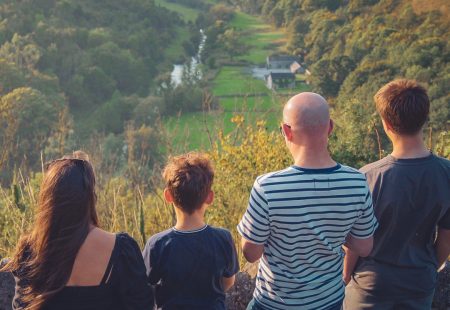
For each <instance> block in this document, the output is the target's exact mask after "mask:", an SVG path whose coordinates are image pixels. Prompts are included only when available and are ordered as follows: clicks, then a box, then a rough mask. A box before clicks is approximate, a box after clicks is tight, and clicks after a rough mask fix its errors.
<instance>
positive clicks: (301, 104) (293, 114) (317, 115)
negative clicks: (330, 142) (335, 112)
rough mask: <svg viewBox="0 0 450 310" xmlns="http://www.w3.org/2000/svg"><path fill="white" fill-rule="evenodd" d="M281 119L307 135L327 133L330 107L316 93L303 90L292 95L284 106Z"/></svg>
mask: <svg viewBox="0 0 450 310" xmlns="http://www.w3.org/2000/svg"><path fill="white" fill-rule="evenodd" d="M283 120H284V122H285V123H286V124H288V125H291V126H293V127H294V129H295V128H298V129H299V130H301V131H302V132H304V133H307V134H308V135H317V134H323V133H324V132H327V133H328V125H329V124H330V109H329V107H328V103H327V101H326V100H325V99H324V98H323V97H322V96H320V95H318V94H316V93H310V92H304V93H300V94H298V95H296V96H294V97H292V98H291V99H290V100H289V101H288V102H287V103H286V105H285V106H284V110H283Z"/></svg>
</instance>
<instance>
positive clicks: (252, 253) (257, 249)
mask: <svg viewBox="0 0 450 310" xmlns="http://www.w3.org/2000/svg"><path fill="white" fill-rule="evenodd" d="M241 246H242V252H243V253H244V257H245V259H246V260H247V261H248V262H249V263H254V262H256V261H257V260H258V259H260V258H261V256H262V255H263V252H264V244H256V243H252V242H250V241H248V240H246V239H244V238H242V241H241Z"/></svg>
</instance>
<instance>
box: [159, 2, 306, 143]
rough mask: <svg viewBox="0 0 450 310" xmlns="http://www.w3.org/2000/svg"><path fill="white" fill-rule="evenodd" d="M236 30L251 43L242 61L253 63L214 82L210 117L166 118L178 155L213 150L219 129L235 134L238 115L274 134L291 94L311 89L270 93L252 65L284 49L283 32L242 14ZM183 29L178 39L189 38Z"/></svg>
mask: <svg viewBox="0 0 450 310" xmlns="http://www.w3.org/2000/svg"><path fill="white" fill-rule="evenodd" d="M163 2H165V1H164V0H158V3H163ZM165 4H167V2H165ZM176 9H177V10H179V9H183V10H181V11H180V12H179V13H180V14H182V15H183V16H185V18H186V19H187V20H189V18H192V15H191V14H192V12H190V10H188V12H183V11H184V10H185V9H186V8H184V7H182V6H180V5H177V8H176ZM174 10H175V9H174ZM189 16H190V17H189ZM231 26H232V27H235V28H236V29H237V30H239V31H241V32H242V42H243V43H245V44H247V45H249V50H248V53H247V54H246V55H243V56H240V57H238V58H237V59H239V60H245V61H247V62H248V63H249V64H251V65H249V66H230V65H227V66H223V67H221V68H220V69H219V71H218V72H217V74H216V76H215V77H214V78H213V79H212V80H211V81H209V86H210V90H211V92H212V93H213V95H214V96H215V97H216V98H217V103H218V108H217V109H216V110H214V111H211V112H209V113H204V112H195V113H186V114H183V115H181V116H179V117H169V118H167V119H165V124H166V129H167V132H168V134H169V137H170V138H171V140H172V141H173V142H174V143H173V145H177V147H178V148H179V149H180V150H179V151H188V150H192V149H208V148H209V147H210V146H211V142H210V139H212V140H213V141H214V140H215V139H216V138H217V134H218V133H219V132H220V131H223V132H224V133H225V134H229V133H231V134H232V133H233V130H236V124H234V123H233V122H232V121H231V119H232V118H233V117H234V116H236V115H240V116H243V117H244V120H245V121H244V125H254V124H256V122H257V121H261V120H264V121H265V122H266V127H267V128H268V129H269V130H275V129H276V128H277V127H278V125H279V122H280V119H281V109H282V106H283V104H284V103H285V102H286V100H287V99H288V96H290V95H292V94H293V93H297V92H299V91H303V90H306V89H308V86H307V85H304V84H299V85H298V87H296V88H295V89H286V90H279V91H277V92H276V93H274V92H272V91H271V90H269V89H267V87H266V85H265V82H264V81H262V80H258V79H255V78H253V77H252V76H251V74H250V67H251V66H252V65H253V66H254V65H260V64H263V63H265V59H266V57H267V56H268V55H270V54H272V53H275V52H281V51H282V47H283V46H284V45H285V41H286V38H285V34H284V32H283V31H282V30H275V29H273V28H272V27H271V26H270V25H268V24H266V23H264V22H263V21H262V20H261V19H259V18H257V17H254V16H251V15H248V14H245V13H243V12H239V11H237V12H236V14H235V16H234V18H233V20H232V21H231ZM182 31H183V30H180V33H179V37H184V36H185V35H187V33H182ZM181 43H182V40H181V39H179V40H177V41H175V42H174V43H173V44H172V46H171V48H170V53H171V55H173V56H175V55H176V51H177V50H179V48H181Z"/></svg>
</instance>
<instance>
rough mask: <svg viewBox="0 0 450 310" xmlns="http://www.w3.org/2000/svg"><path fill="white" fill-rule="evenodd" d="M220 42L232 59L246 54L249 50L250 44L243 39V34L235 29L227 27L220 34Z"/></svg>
mask: <svg viewBox="0 0 450 310" xmlns="http://www.w3.org/2000/svg"><path fill="white" fill-rule="evenodd" d="M219 42H220V43H221V44H222V46H223V49H224V51H225V52H226V53H227V54H228V55H229V56H230V58H231V59H232V60H233V59H234V58H235V57H236V56H240V55H244V54H245V53H247V51H248V46H247V45H246V44H244V43H243V42H242V40H241V34H240V33H239V32H238V31H236V30H234V29H227V30H226V31H225V32H224V33H223V34H221V35H220V36H219Z"/></svg>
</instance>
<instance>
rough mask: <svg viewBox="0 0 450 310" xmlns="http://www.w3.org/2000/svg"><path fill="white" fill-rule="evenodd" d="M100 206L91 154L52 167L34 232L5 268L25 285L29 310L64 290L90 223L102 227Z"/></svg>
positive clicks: (24, 297) (36, 309) (77, 155)
mask: <svg viewBox="0 0 450 310" xmlns="http://www.w3.org/2000/svg"><path fill="white" fill-rule="evenodd" d="M95 204H96V194H95V175H94V171H93V168H92V166H91V164H90V163H89V162H88V160H87V155H86V154H84V153H82V152H75V153H74V156H70V157H63V158H61V159H58V160H56V161H53V162H52V163H50V164H49V166H48V169H47V171H46V173H45V175H44V179H43V181H42V185H41V190H40V193H39V201H38V206H37V212H36V216H35V220H34V224H33V228H32V230H31V231H30V233H29V234H27V235H25V236H23V237H22V238H21V240H20V241H19V243H18V245H17V248H16V253H15V255H14V257H13V258H12V260H11V261H10V262H9V263H8V264H7V265H6V266H5V269H6V270H9V271H13V272H16V275H17V276H18V278H19V279H20V280H23V283H26V284H25V286H24V287H22V289H21V293H22V298H21V302H23V304H24V306H25V308H24V309H27V310H39V309H42V308H43V307H44V306H45V304H46V303H47V301H49V300H50V299H51V298H52V296H54V295H55V294H56V293H57V292H59V291H60V290H62V289H63V288H64V287H65V285H66V284H67V282H68V281H69V278H70V275H71V272H72V268H73V264H74V262H75V258H76V256H77V253H78V251H79V249H80V247H81V245H82V244H83V242H84V241H85V239H86V237H87V235H88V233H89V230H90V227H91V225H94V226H97V225H98V219H97V213H96V210H95Z"/></svg>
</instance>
